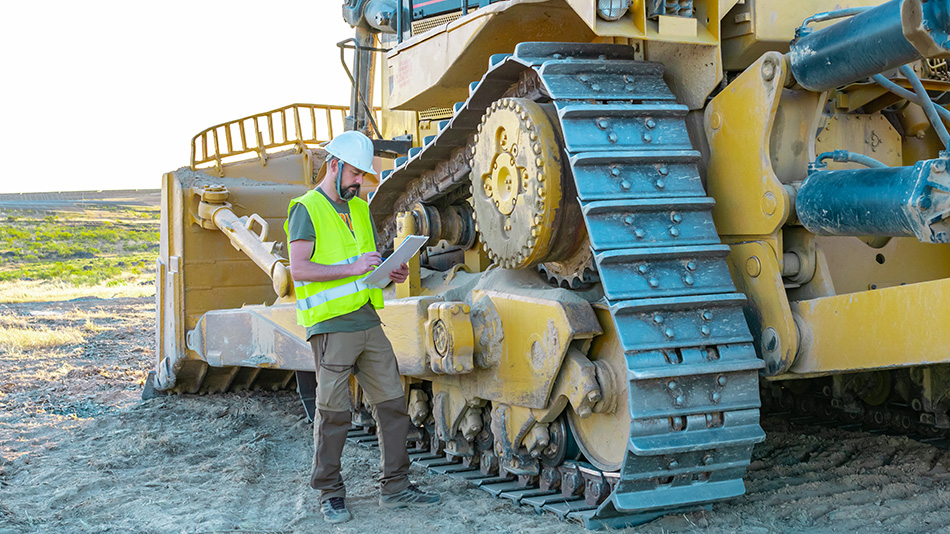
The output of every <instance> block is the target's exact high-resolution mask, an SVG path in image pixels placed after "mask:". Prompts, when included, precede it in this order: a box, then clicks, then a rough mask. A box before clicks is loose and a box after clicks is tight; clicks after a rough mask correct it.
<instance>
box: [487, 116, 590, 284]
mask: <svg viewBox="0 0 950 534" xmlns="http://www.w3.org/2000/svg"><path fill="white" fill-rule="evenodd" d="M561 144H562V143H560V142H559V140H558V134H557V129H556V128H554V126H553V124H552V122H551V119H550V118H549V116H548V114H547V112H546V111H545V109H544V105H542V104H538V103H536V102H533V101H531V100H527V99H523V98H503V99H501V100H498V101H495V102H493V103H492V105H491V107H489V108H488V109H487V110H486V111H485V114H484V115H483V116H482V121H481V124H480V125H479V126H478V128H477V133H476V135H475V136H474V146H473V154H472V163H471V167H472V203H473V205H474V208H475V228H476V230H477V231H478V233H479V239H480V240H481V243H482V246H483V247H484V249H485V251H486V252H487V253H488V255H489V257H490V258H491V259H492V260H493V261H494V262H496V263H498V264H500V265H501V266H502V267H505V268H508V269H523V268H526V267H532V266H535V265H538V264H539V263H541V262H545V261H556V260H559V259H564V258H567V257H568V256H570V254H571V253H572V252H573V251H574V250H575V249H576V246H577V242H576V241H577V239H576V236H571V237H570V238H569V239H563V238H561V235H562V234H565V233H566V232H564V231H562V228H577V223H578V222H580V221H581V220H582V219H580V210H579V209H578V208H576V207H574V205H576V202H570V200H573V198H574V194H573V187H572V186H571V185H570V176H569V175H568V174H567V170H566V167H565V166H563V165H562V163H561V154H560V152H559V151H558V148H557V147H559V146H561ZM568 219H570V223H569V224H565V222H566V221H567V220H568Z"/></svg>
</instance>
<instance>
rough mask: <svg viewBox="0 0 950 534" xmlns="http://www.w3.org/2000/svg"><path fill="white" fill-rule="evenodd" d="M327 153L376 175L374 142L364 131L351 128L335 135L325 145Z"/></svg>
mask: <svg viewBox="0 0 950 534" xmlns="http://www.w3.org/2000/svg"><path fill="white" fill-rule="evenodd" d="M323 148H324V150H326V151H327V154H330V155H331V156H336V157H337V158H338V159H339V160H340V161H343V162H345V163H349V164H350V165H352V166H354V167H356V168H357V169H359V170H361V171H363V172H367V173H369V174H372V175H375V174H376V171H375V170H373V142H372V141H370V139H369V137H366V135H365V134H363V132H357V131H355V130H351V131H349V132H343V133H341V134H340V135H338V136H336V137H334V138H333V139H332V140H331V141H330V142H329V143H327V144H326V145H325V146H324V147H323Z"/></svg>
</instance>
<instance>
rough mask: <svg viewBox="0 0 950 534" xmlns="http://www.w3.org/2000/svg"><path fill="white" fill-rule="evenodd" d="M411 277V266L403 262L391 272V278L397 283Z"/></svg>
mask: <svg viewBox="0 0 950 534" xmlns="http://www.w3.org/2000/svg"><path fill="white" fill-rule="evenodd" d="M408 277H409V266H408V265H406V264H405V263H403V264H402V265H400V266H399V267H398V268H396V269H393V270H392V271H391V272H390V273H389V279H390V280H392V281H393V282H396V283H397V284H401V283H403V282H405V281H406V278H408Z"/></svg>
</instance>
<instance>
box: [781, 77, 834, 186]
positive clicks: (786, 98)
mask: <svg viewBox="0 0 950 534" xmlns="http://www.w3.org/2000/svg"><path fill="white" fill-rule="evenodd" d="M827 97H828V94H827V93H813V92H811V91H791V90H789V89H785V90H783V91H782V96H781V98H780V99H779V104H778V108H777V109H776V110H775V121H774V122H773V123H772V135H771V136H770V137H769V158H770V160H771V162H772V170H773V171H775V177H776V178H777V179H778V181H780V182H782V183H783V184H790V183H792V182H800V181H802V180H804V179H805V176H807V174H808V164H809V163H810V162H812V161H815V131H817V129H818V124H819V123H820V121H821V119H822V117H823V116H822V110H823V108H824V105H825V101H826V100H827Z"/></svg>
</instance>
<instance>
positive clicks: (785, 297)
mask: <svg viewBox="0 0 950 534" xmlns="http://www.w3.org/2000/svg"><path fill="white" fill-rule="evenodd" d="M838 5H839V7H843V9H839V10H837V11H830V12H828V11H823V3H820V2H784V1H780V0H721V1H720V0H692V1H690V0H682V1H673V0H670V1H665V0H645V1H642V2H640V1H637V2H627V1H623V0H599V1H594V0H547V1H541V0H508V1H496V2H491V1H488V0H468V1H465V0H461V1H459V0H451V1H450V0H445V1H428V2H422V1H418V0H417V1H411V0H369V1H366V0H349V1H348V2H347V3H346V4H345V5H344V6H343V15H344V18H345V19H346V21H347V22H349V23H350V24H351V25H352V26H353V27H354V28H355V29H356V34H355V37H354V38H353V39H350V40H348V41H346V42H343V43H340V47H341V48H340V53H341V59H344V58H345V54H344V53H345V52H346V51H350V55H349V61H344V66H345V67H346V73H347V74H348V75H350V78H351V80H352V82H353V92H352V98H351V102H350V105H349V106H348V107H346V106H324V105H313V104H294V105H291V106H286V107H284V108H280V109H277V110H274V111H270V112H266V113H261V114H258V115H253V116H250V117H245V118H243V119H239V120H236V121H231V122H228V123H224V124H220V125H217V126H214V127H211V128H209V129H207V130H205V131H203V132H201V133H199V134H198V135H197V136H195V138H194V139H193V141H192V161H191V165H190V166H189V167H185V168H182V169H179V170H178V171H175V172H172V173H168V174H166V175H165V176H164V177H163V184H162V185H163V203H162V236H161V253H160V257H159V260H158V263H157V289H158V291H157V300H158V312H157V313H158V316H157V339H158V349H159V350H158V352H159V354H158V361H157V364H156V369H155V372H154V373H153V374H152V376H151V377H150V381H149V389H148V391H149V392H152V391H169V392H177V393H216V392H224V391H231V390H241V389H249V388H266V389H281V388H294V387H297V388H298V389H299V390H301V391H307V390H308V389H310V390H311V391H312V385H313V373H312V372H313V362H312V359H311V355H310V350H309V346H308V345H307V344H306V342H305V341H304V339H303V337H304V332H303V329H302V328H300V327H298V326H297V325H296V323H295V318H294V317H295V315H294V310H295V302H294V297H293V294H292V292H290V291H289V288H290V287H292V286H291V280H290V277H289V274H288V271H287V267H286V265H287V261H286V259H285V254H284V250H283V245H284V242H285V240H286V236H285V235H284V234H283V231H282V226H283V221H284V219H285V217H286V209H287V204H288V202H289V200H290V199H291V198H293V197H295V196H298V195H300V194H302V193H303V192H304V191H306V190H307V189H309V188H311V187H313V186H314V185H315V184H316V183H317V181H318V180H319V179H320V178H321V177H320V176H319V174H318V172H317V171H318V170H319V169H320V167H321V164H322V161H323V158H324V153H323V151H322V149H320V148H319V145H320V143H321V142H323V141H326V140H328V139H330V138H332V137H333V135H334V132H339V131H342V130H343V129H359V130H363V131H365V132H366V133H367V134H369V135H370V136H371V137H372V138H374V144H375V146H376V149H377V156H379V159H378V161H377V163H378V165H379V168H380V169H381V170H383V172H382V173H381V175H380V176H381V179H380V180H379V181H378V183H371V184H365V185H364V194H367V196H368V198H369V200H370V208H371V210H372V213H373V216H374V220H375V223H376V225H377V231H378V234H379V243H378V247H379V248H380V249H381V250H384V251H386V250H392V249H393V247H394V246H397V245H398V244H399V243H400V241H401V240H402V239H404V238H405V237H406V236H408V235H411V234H421V235H427V236H429V242H428V243H427V246H426V247H425V248H424V249H423V252H422V254H421V255H420V256H419V257H417V258H416V259H414V260H413V262H412V265H411V271H412V273H411V275H410V277H409V279H408V280H407V281H406V282H405V283H403V284H398V285H395V286H392V287H390V288H389V289H388V290H387V304H386V308H385V309H384V310H381V312H380V313H381V317H382V319H383V322H384V324H385V328H386V331H387V334H388V335H389V337H390V339H391V340H392V341H393V345H394V348H395V350H396V354H397V359H398V362H399V368H400V372H401V373H402V374H403V375H404V378H405V384H406V386H407V387H406V390H407V399H406V400H407V403H408V406H409V410H410V414H411V416H412V418H413V422H414V423H415V424H416V426H417V429H418V430H417V433H416V435H415V436H414V437H413V439H414V440H415V441H416V444H417V450H418V451H419V454H418V458H419V460H420V461H421V462H423V463H426V464H427V465H430V466H432V467H433V469H436V470H439V471H440V472H446V473H454V474H455V476H458V477H459V478H466V479H470V480H473V481H479V483H480V484H481V485H482V487H484V488H485V489H487V490H489V491H490V492H492V493H494V494H496V495H498V496H501V497H506V498H509V499H512V500H515V501H518V502H521V503H522V504H528V505H532V506H535V507H536V508H538V509H542V510H548V511H551V512H553V513H555V514H557V515H559V516H561V517H568V518H573V519H577V520H580V521H583V522H584V523H585V524H586V525H587V526H588V527H591V528H596V527H600V526H613V527H616V526H623V525H629V524H634V523H637V522H642V521H646V520H649V519H651V518H654V517H657V516H660V515H663V514H666V513H671V512H675V511H681V510H691V509H695V508H697V507H701V506H706V505H708V504H710V503H712V502H714V501H718V500H721V499H728V498H730V497H734V496H736V495H740V494H742V493H743V491H744V485H743V482H742V477H743V474H744V472H745V469H746V467H747V466H748V464H749V460H750V456H751V452H752V447H753V445H754V444H755V443H757V442H759V441H761V440H762V439H764V433H763V431H762V429H761V428H760V426H759V409H760V406H761V405H763V404H764V405H766V406H770V407H778V408H779V409H781V410H786V411H792V412H808V413H814V414H819V415H820V416H822V417H844V418H846V419H850V420H855V421H863V422H865V423H867V424H871V425H876V426H880V427H885V428H888V429H891V430H897V431H901V432H905V433H915V434H925V435H933V436H936V435H946V429H947V428H948V427H950V417H948V410H950V365H948V363H950V350H948V348H947V347H950V333H948V332H950V329H948V328H946V326H947V324H948V313H950V311H948V310H950V307H948V306H947V304H948V302H950V280H948V277H950V250H948V247H947V242H948V239H950V237H948V223H947V216H948V213H950V177H948V170H947V160H948V155H947V152H946V149H947V144H948V142H950V134H948V133H947V128H946V126H945V123H946V122H950V112H948V111H947V110H946V108H945V104H947V102H948V101H950V98H947V91H948V90H950V70H948V67H947V63H946V61H945V60H944V59H941V58H943V57H946V55H947V53H948V39H950V36H948V34H950V6H948V2H946V1H935V0H929V1H923V0H892V1H890V2H886V3H884V4H880V5H875V3H874V2H862V1H855V2H844V3H843V4H838ZM377 82H378V83H377ZM377 89H378V91H377ZM377 92H378V93H379V95H380V97H381V102H382V106H381V108H378V109H376V108H371V107H370V104H371V103H372V102H374V99H373V96H374V93H377ZM367 186H368V187H367ZM353 394H354V400H355V405H356V406H360V391H359V389H358V388H357V387H355V386H354V388H353ZM304 396H306V395H304ZM354 422H355V423H356V424H357V425H359V426H364V427H371V426H372V421H371V419H370V418H369V417H368V414H367V413H366V411H365V410H364V409H357V410H355V411H354Z"/></svg>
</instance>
